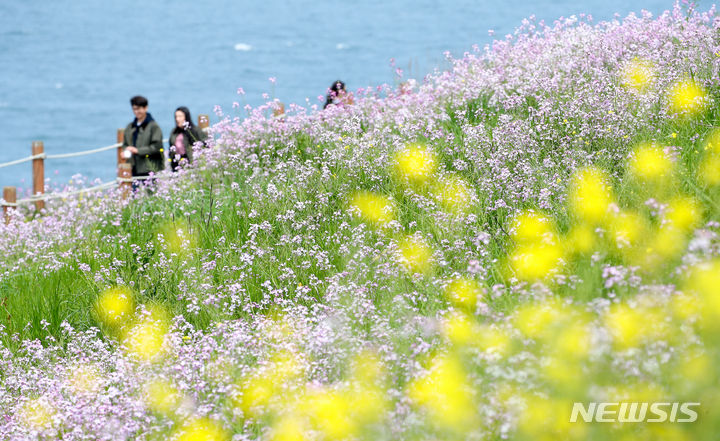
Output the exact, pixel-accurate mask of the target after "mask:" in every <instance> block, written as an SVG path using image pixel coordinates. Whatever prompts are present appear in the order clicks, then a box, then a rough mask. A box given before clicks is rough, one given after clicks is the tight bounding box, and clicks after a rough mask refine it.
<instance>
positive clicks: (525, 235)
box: [510, 211, 554, 243]
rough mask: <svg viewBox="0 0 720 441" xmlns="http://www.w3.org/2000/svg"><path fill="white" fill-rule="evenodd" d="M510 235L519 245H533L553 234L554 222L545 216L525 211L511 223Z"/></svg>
mask: <svg viewBox="0 0 720 441" xmlns="http://www.w3.org/2000/svg"><path fill="white" fill-rule="evenodd" d="M510 228H511V230H510V235H511V237H512V238H513V240H515V242H517V243H532V242H537V241H540V240H542V239H543V238H544V237H546V235H549V234H552V232H553V230H554V225H553V222H552V221H551V220H550V218H548V217H547V216H545V215H542V214H538V213H535V212H533V211H524V212H521V213H519V214H518V215H516V216H515V217H514V218H513V220H512V221H511V222H510Z"/></svg>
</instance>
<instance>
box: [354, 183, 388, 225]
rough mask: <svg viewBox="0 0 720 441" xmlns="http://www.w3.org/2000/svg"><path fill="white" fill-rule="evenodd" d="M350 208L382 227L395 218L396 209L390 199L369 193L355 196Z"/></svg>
mask: <svg viewBox="0 0 720 441" xmlns="http://www.w3.org/2000/svg"><path fill="white" fill-rule="evenodd" d="M350 206H351V207H352V208H354V209H355V210H357V211H358V212H359V213H360V217H362V219H363V220H365V221H366V222H369V223H371V224H377V225H382V224H386V223H388V222H390V221H391V220H393V219H394V218H395V208H394V206H393V204H392V202H390V200H389V199H388V198H386V197H385V196H381V195H378V194H375V193H371V192H368V191H363V192H359V193H357V194H355V195H354V196H353V197H352V200H351V202H350Z"/></svg>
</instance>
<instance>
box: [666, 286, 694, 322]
mask: <svg viewBox="0 0 720 441" xmlns="http://www.w3.org/2000/svg"><path fill="white" fill-rule="evenodd" d="M669 308H670V314H672V315H673V316H675V318H677V319H678V320H679V321H682V322H684V321H687V320H690V319H692V318H694V317H698V316H699V315H700V312H701V310H702V305H701V302H700V299H699V298H698V297H697V295H696V293H691V294H689V293H685V292H681V293H678V294H675V295H674V296H673V297H672V299H671V300H670V303H669Z"/></svg>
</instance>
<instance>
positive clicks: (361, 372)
mask: <svg viewBox="0 0 720 441" xmlns="http://www.w3.org/2000/svg"><path fill="white" fill-rule="evenodd" d="M384 372H385V369H384V368H383V365H382V362H381V361H380V357H378V355H377V353H375V352H373V351H370V350H363V351H362V352H360V353H359V354H357V355H356V356H355V358H354V359H353V362H352V374H351V377H352V378H353V379H354V380H355V381H356V382H359V383H362V384H366V385H372V384H376V383H377V382H378V381H380V380H382V378H383V376H384Z"/></svg>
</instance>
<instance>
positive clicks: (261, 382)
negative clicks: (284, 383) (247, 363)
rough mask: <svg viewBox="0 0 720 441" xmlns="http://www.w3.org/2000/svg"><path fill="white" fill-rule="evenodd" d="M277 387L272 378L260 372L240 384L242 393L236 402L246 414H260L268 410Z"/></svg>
mask: <svg viewBox="0 0 720 441" xmlns="http://www.w3.org/2000/svg"><path fill="white" fill-rule="evenodd" d="M275 389H276V387H275V384H274V383H273V382H272V380H271V379H269V378H267V377H266V376H263V375H260V374H256V375H253V376H252V377H250V378H249V379H247V380H245V381H243V382H242V384H241V385H240V395H239V396H238V397H237V398H236V399H235V400H234V404H235V406H236V407H237V408H239V409H240V410H242V412H243V414H244V415H249V416H259V415H261V414H263V413H264V412H265V411H266V410H267V407H268V405H269V404H270V401H271V399H272V398H273V396H274V395H275Z"/></svg>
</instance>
